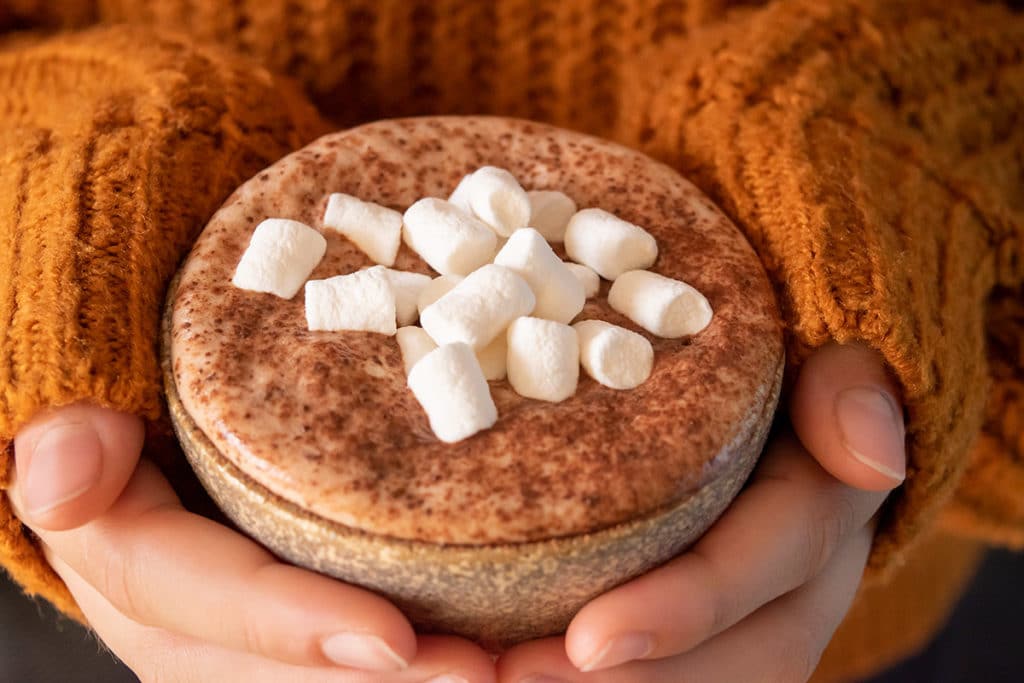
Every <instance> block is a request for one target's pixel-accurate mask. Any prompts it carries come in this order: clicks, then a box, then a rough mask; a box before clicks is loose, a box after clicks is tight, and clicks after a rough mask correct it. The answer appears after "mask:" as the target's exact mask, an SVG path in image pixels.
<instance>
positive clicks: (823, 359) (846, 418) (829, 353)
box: [790, 344, 907, 491]
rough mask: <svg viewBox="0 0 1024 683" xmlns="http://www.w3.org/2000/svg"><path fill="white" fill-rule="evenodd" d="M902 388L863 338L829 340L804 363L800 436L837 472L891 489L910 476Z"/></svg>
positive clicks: (795, 405)
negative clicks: (850, 341)
mask: <svg viewBox="0 0 1024 683" xmlns="http://www.w3.org/2000/svg"><path fill="white" fill-rule="evenodd" d="M899 396H900V392H899V389H898V388H897V386H896V383H895V382H894V381H893V380H892V378H891V377H890V376H889V374H888V373H887V372H886V370H885V365H884V362H883V361H882V357H881V356H880V355H879V354H878V353H877V352H875V351H873V350H872V349H869V348H868V347H866V346H864V345H862V344H846V345H839V344H830V345H828V346H824V347H822V348H820V349H818V350H817V351H815V352H814V354H813V355H811V357H810V358H808V359H807V361H806V362H805V363H804V365H803V367H802V368H800V376H799V377H798V378H797V382H796V386H795V387H794V389H793V394H792V396H791V397H790V416H791V418H792V421H793V428H794V430H795V431H796V433H797V436H799V437H800V441H802V442H803V444H804V446H805V447H806V448H807V450H808V451H810V452H811V454H812V455H813V456H814V457H815V459H816V460H817V461H818V462H819V463H820V464H821V466H822V467H824V468H825V469H826V470H828V471H829V472H830V473H831V474H832V475H833V476H834V477H836V478H837V479H839V480H840V481H842V482H843V483H845V484H847V485H848V486H852V487H854V488H859V489H865V490H868V491H886V490H889V489H893V488H896V487H897V486H899V485H900V484H901V483H902V482H903V479H904V477H905V476H906V468H907V455H906V446H905V439H906V431H905V428H904V424H903V410H902V408H901V407H900V406H901V403H900V400H899Z"/></svg>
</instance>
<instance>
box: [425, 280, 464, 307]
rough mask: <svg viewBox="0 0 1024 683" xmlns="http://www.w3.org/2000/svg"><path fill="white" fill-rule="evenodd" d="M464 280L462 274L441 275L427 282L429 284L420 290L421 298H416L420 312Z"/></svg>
mask: <svg viewBox="0 0 1024 683" xmlns="http://www.w3.org/2000/svg"><path fill="white" fill-rule="evenodd" d="M460 282H462V276H461V275H440V276H438V277H435V278H434V279H433V280H431V281H430V282H428V283H427V286H426V287H424V288H423V289H421V290H420V295H419V298H418V299H417V300H416V308H418V309H419V311H420V314H421V315H422V314H423V309H425V308H426V307H427V306H429V305H430V304H432V303H434V302H435V301H437V300H438V299H440V298H441V297H442V296H444V295H445V294H447V293H448V292H450V291H452V288H454V287H455V285H457V284H459V283H460Z"/></svg>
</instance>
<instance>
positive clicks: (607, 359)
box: [399, 320, 654, 389]
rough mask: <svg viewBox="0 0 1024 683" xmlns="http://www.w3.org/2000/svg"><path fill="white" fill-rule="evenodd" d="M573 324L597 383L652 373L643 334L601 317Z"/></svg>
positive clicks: (638, 379) (636, 379)
mask: <svg viewBox="0 0 1024 683" xmlns="http://www.w3.org/2000/svg"><path fill="white" fill-rule="evenodd" d="M572 327H573V329H574V330H576V336H578V337H579V340H580V363H581V364H582V365H583V369H584V370H586V372H587V374H588V375H590V376H591V377H593V378H594V379H595V380H597V381H598V382H599V383H601V384H603V385H604V386H606V387H609V388H611V389H635V388H636V387H638V386H640V385H641V384H643V383H644V382H645V381H647V378H648V377H650V376H651V369H652V368H653V367H654V347H653V346H651V342H649V341H648V340H647V338H646V337H644V336H643V335H639V334H637V333H636V332H633V331H631V330H627V329H626V328H624V327H619V326H618V325H613V324H611V323H609V322H605V321H604V320H583V321H581V322H578V323H576V324H575V325H573V326H572ZM399 332H401V330H399Z"/></svg>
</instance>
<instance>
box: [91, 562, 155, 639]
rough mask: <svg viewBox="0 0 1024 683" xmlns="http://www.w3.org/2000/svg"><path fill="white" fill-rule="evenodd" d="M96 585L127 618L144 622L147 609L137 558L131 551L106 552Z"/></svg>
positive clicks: (145, 621)
mask: <svg viewBox="0 0 1024 683" xmlns="http://www.w3.org/2000/svg"><path fill="white" fill-rule="evenodd" d="M102 566H103V570H102V572H101V574H100V577H99V582H98V583H99V585H98V586H97V587H98V588H99V590H100V593H102V594H103V596H104V597H106V598H107V600H108V601H110V603H111V604H112V605H114V606H115V607H116V608H117V609H118V611H119V612H121V613H122V614H124V615H125V616H126V617H128V618H129V619H131V620H133V621H136V622H139V623H142V624H145V623H147V618H146V617H147V611H146V607H145V599H144V598H143V595H142V592H143V588H142V586H143V583H142V582H141V581H140V580H139V571H140V570H139V564H138V559H137V557H136V555H135V554H134V553H132V552H131V551H120V550H119V551H118V552H108V553H107V554H106V555H105V557H104V560H103V565H102Z"/></svg>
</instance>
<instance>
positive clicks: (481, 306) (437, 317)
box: [420, 263, 537, 350]
mask: <svg viewBox="0 0 1024 683" xmlns="http://www.w3.org/2000/svg"><path fill="white" fill-rule="evenodd" d="M536 303H537V299H536V297H534V295H533V292H532V291H531V290H530V285H528V284H526V281H525V280H523V278H521V277H519V276H518V275H516V274H515V273H514V272H512V271H511V270H509V269H508V268H504V267H502V266H499V265H495V264H493V263H490V264H488V265H486V266H484V267H483V268H480V269H479V270H476V271H474V272H473V273H472V274H471V275H468V276H467V277H466V279H464V280H463V281H462V282H460V283H459V284H457V285H455V288H454V289H452V291H450V292H448V293H447V294H445V295H444V296H442V297H441V298H440V299H438V300H437V301H435V302H434V303H432V304H431V305H429V306H427V307H426V308H425V309H424V310H423V313H422V314H420V324H421V325H422V326H423V329H425V330H426V331H427V334H429V335H430V336H431V337H432V338H433V340H434V341H435V342H437V343H438V344H452V343H454V342H463V343H465V344H469V345H470V346H471V347H473V349H474V350H480V349H482V348H484V347H485V346H487V345H488V344H490V343H491V341H492V340H493V339H494V338H495V337H497V336H498V335H499V334H500V333H501V332H502V330H504V329H505V328H506V327H508V324H509V323H510V322H512V321H513V320H515V319H516V318H518V317H519V316H522V315H529V314H530V312H531V311H532V310H533V307H534V306H535V305H536Z"/></svg>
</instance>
